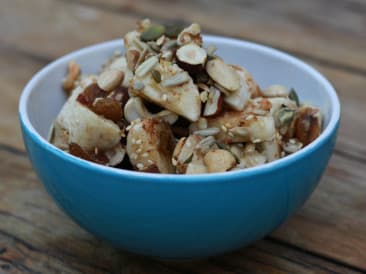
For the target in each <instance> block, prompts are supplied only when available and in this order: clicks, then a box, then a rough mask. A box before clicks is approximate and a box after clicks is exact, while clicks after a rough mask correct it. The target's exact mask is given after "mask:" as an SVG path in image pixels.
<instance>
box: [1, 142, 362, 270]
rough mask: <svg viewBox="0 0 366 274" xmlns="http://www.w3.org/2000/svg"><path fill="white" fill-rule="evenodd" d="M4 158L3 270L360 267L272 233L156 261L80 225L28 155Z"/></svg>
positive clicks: (8, 154)
mask: <svg viewBox="0 0 366 274" xmlns="http://www.w3.org/2000/svg"><path fill="white" fill-rule="evenodd" d="M0 161H1V162H2V165H1V166H0V174H1V175H2V184H1V185H0V272H1V269H3V270H4V271H9V272H10V271H13V272H12V273H242V272H249V273H310V272H312V273H360V270H359V269H355V268H348V267H346V266H343V265H339V264H338V263H336V262H332V261H328V260H325V259H322V258H318V257H317V256H314V255H312V254H308V253H304V252H302V251H301V250H298V249H294V248H292V247H288V246H283V245H282V244H279V243H277V242H276V241H273V240H270V239H264V240H261V241H259V242H257V243H255V244H254V245H251V246H250V247H248V248H244V249H242V250H239V251H236V252H233V253H230V254H226V255H224V256H219V257H216V258H211V259H206V260H201V261H196V262H179V263H178V262H164V261H156V260H153V259H150V258H145V257H141V256H137V255H132V254H128V253H126V252H121V251H117V250H115V249H113V248H112V247H110V246H109V245H107V244H105V243H103V242H101V241H99V240H97V239H95V238H94V237H92V236H91V235H90V234H88V233H87V232H85V231H83V230H82V229H80V228H79V227H78V226H77V225H76V224H74V223H73V222H72V221H71V220H70V219H69V218H68V217H66V216H65V215H64V214H63V213H62V212H61V211H60V210H59V209H58V208H57V207H56V206H55V204H54V203H53V202H52V201H51V200H50V198H49V197H48V195H47V194H46V193H45V191H44V189H43V188H42V187H41V186H40V183H39V181H38V179H37V178H36V177H35V174H34V172H33V171H32V168H31V166H30V164H29V162H28V160H27V159H26V157H25V155H21V154H14V153H12V152H9V151H5V150H3V149H2V148H1V147H0ZM20 170H21V171H22V172H19V171H20Z"/></svg>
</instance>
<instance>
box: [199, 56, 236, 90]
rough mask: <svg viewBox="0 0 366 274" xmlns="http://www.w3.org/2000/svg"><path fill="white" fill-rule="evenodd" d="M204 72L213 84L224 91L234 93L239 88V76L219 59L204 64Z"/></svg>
mask: <svg viewBox="0 0 366 274" xmlns="http://www.w3.org/2000/svg"><path fill="white" fill-rule="evenodd" d="M206 71H207V73H208V75H210V77H211V78H212V79H213V80H214V81H215V82H217V83H218V84H219V85H221V86H222V87H224V88H225V89H227V90H229V91H235V90H238V89H239V88H240V79H239V75H238V74H237V73H236V71H235V70H234V69H233V68H232V67H230V66H228V65H227V64H225V63H224V62H223V61H222V60H221V59H218V58H215V59H212V60H209V61H208V62H207V64H206Z"/></svg>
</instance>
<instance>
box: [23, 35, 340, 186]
mask: <svg viewBox="0 0 366 274" xmlns="http://www.w3.org/2000/svg"><path fill="white" fill-rule="evenodd" d="M204 38H205V39H207V40H210V42H214V43H216V44H218V45H220V44H221V43H224V44H232V45H236V46H242V47H245V48H248V49H251V50H257V51H261V52H263V53H265V54H269V55H274V56H276V57H279V58H281V59H285V60H286V61H287V62H289V63H292V64H294V65H296V66H299V67H301V68H302V69H304V70H306V71H307V72H308V73H309V74H311V75H312V76H313V77H314V78H315V79H316V80H317V81H319V82H320V83H321V85H322V86H323V87H324V91H325V92H326V93H327V94H328V95H329V97H330V102H331V114H330V119H329V122H328V125H327V126H326V127H325V128H324V129H323V130H322V132H321V134H320V136H319V137H318V138H317V139H315V140H314V141H313V142H311V143H310V144H309V145H307V146H306V147H305V148H303V149H301V150H300V151H297V152H295V153H293V154H291V155H288V156H286V157H284V158H281V159H278V160H275V161H273V162H270V163H266V164H263V165H260V166H255V167H250V168H247V169H242V170H235V171H228V172H221V173H204V174H156V173H146V172H140V171H133V170H125V169H118V168H114V167H108V166H103V165H99V164H96V163H92V162H89V161H86V160H83V159H80V158H78V157H75V156H73V155H71V154H69V153H67V152H65V151H63V150H61V149H59V148H57V147H56V146H54V145H52V144H51V143H49V142H48V141H47V140H46V139H45V138H43V137H42V136H41V135H40V134H39V133H38V132H37V131H36V129H35V128H34V127H33V125H32V124H31V122H30V119H29V117H28V113H27V103H28V99H29V97H30V94H31V93H32V90H33V87H34V86H35V85H36V84H37V83H38V82H39V81H41V80H42V79H43V77H44V76H45V75H46V74H47V73H48V72H49V71H50V70H52V69H53V68H55V67H57V66H59V65H60V64H62V63H64V62H65V61H66V60H72V59H75V58H77V57H78V56H79V55H84V54H89V53H91V52H93V51H94V50H97V49H100V48H112V47H116V46H117V45H119V46H123V41H122V40H121V39H116V40H111V41H106V42H102V43H98V44H95V45H91V46H88V47H84V48H81V49H79V50H76V51H73V52H71V53H68V54H66V55H64V56H62V57H60V58H58V59H56V60H54V61H52V62H51V63H49V64H47V65H46V66H45V67H44V68H42V69H41V70H40V71H38V72H37V73H36V74H35V75H34V76H33V77H32V78H31V79H30V81H29V82H28V83H27V84H26V86H25V87H24V89H23V91H22V93H21V96H20V99H19V120H20V122H21V124H22V126H23V129H24V130H25V131H26V133H25V134H28V135H29V137H30V138H32V139H33V141H34V142H35V143H37V144H38V145H39V146H41V147H42V148H43V149H45V150H47V151H48V152H49V153H52V154H54V155H55V156H56V157H60V158H62V160H65V161H68V162H71V163H72V164H75V165H77V166H80V167H81V168H87V169H93V170H94V171H96V172H101V173H103V174H108V175H115V176H120V175H124V176H129V177H131V178H133V177H134V178H136V179H137V178H141V177H144V179H150V180H153V181H165V182H172V180H174V182H184V183H187V182H190V181H191V182H196V183H197V182H205V181H212V179H214V181H219V180H221V179H223V180H225V179H229V178H230V179H234V178H237V177H248V176H253V175H257V174H261V173H267V172H270V171H272V170H275V169H279V168H281V167H284V166H287V165H289V164H291V163H293V162H296V161H298V160H300V159H301V158H303V157H305V156H307V155H309V154H311V153H312V152H314V151H315V150H316V149H318V148H319V147H321V146H322V144H324V143H325V142H326V141H327V140H328V139H329V138H330V137H331V136H332V135H333V134H334V133H335V131H336V130H337V127H338V124H339V120H340V102H339V98H338V96H337V93H336V91H335V89H334V87H333V86H332V84H331V83H330V82H329V81H328V80H327V79H326V78H325V77H324V76H323V75H322V74H321V73H320V72H318V71H317V70H316V69H315V68H313V67H312V66H310V65H308V64H307V63H305V62H304V61H302V60H300V59H298V58H296V57H294V56H292V55H290V54H288V53H285V52H282V51H280V50H277V49H274V48H272V47H269V46H265V45H261V44H258V43H254V42H249V41H245V40H239V39H235V38H229V37H223V36H215V35H204Z"/></svg>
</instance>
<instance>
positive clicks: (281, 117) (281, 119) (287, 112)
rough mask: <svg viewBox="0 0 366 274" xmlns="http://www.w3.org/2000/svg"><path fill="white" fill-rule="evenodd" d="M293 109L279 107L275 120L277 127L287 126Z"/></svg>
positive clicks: (292, 117)
mask: <svg viewBox="0 0 366 274" xmlns="http://www.w3.org/2000/svg"><path fill="white" fill-rule="evenodd" d="M294 115H295V111H294V110H292V109H289V108H286V107H284V108H281V109H279V110H278V111H277V113H276V117H275V122H276V125H277V126H278V127H287V126H289V125H290V124H291V122H292V120H293V119H294Z"/></svg>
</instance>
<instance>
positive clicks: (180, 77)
mask: <svg viewBox="0 0 366 274" xmlns="http://www.w3.org/2000/svg"><path fill="white" fill-rule="evenodd" d="M189 79H190V77H189V75H188V73H187V72H179V73H177V74H175V75H174V76H172V77H171V78H168V79H165V80H164V81H162V82H161V86H163V87H172V86H177V85H180V84H184V83H186V82H188V81H189Z"/></svg>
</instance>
